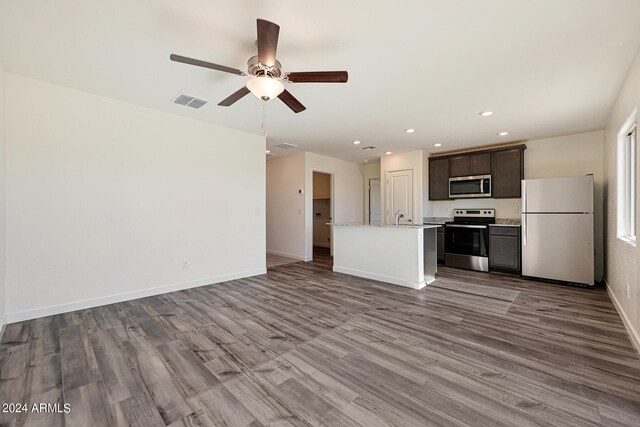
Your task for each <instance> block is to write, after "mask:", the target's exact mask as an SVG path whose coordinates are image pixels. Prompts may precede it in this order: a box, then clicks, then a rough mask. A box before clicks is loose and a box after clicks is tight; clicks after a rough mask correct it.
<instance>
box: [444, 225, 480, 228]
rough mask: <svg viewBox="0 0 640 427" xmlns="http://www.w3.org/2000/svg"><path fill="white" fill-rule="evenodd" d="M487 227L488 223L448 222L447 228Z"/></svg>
mask: <svg viewBox="0 0 640 427" xmlns="http://www.w3.org/2000/svg"><path fill="white" fill-rule="evenodd" d="M448 227H451V228H487V226H486V225H467V224H447V225H445V228H448Z"/></svg>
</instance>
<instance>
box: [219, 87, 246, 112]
mask: <svg viewBox="0 0 640 427" xmlns="http://www.w3.org/2000/svg"><path fill="white" fill-rule="evenodd" d="M249 92H250V90H249V89H247V87H246V86H242V87H241V88H240V89H238V90H237V91H235V92H233V93H232V94H231V95H229V96H228V97H227V98H225V99H223V100H222V101H220V102H219V103H218V105H220V106H222V107H228V106H230V105H232V104H233V103H234V102H236V101H237V100H239V99H240V98H242V97H243V96H245V95H246V94H248V93H249Z"/></svg>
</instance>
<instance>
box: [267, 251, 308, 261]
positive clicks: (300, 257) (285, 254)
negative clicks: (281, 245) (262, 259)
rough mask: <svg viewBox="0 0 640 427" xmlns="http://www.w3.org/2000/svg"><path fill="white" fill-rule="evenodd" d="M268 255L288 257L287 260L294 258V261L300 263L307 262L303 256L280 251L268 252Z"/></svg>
mask: <svg viewBox="0 0 640 427" xmlns="http://www.w3.org/2000/svg"><path fill="white" fill-rule="evenodd" d="M267 254H269V255H277V256H283V257H287V258H292V259H297V260H299V261H305V259H304V257H303V256H300V255H294V254H290V253H287V252H279V251H267Z"/></svg>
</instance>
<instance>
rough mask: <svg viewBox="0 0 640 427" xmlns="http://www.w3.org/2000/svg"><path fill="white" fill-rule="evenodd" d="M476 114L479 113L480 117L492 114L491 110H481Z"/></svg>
mask: <svg viewBox="0 0 640 427" xmlns="http://www.w3.org/2000/svg"><path fill="white" fill-rule="evenodd" d="M478 114H480V115H481V116H482V117H489V116H492V115H493V111H481V112H479V113H478Z"/></svg>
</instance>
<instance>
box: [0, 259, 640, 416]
mask: <svg viewBox="0 0 640 427" xmlns="http://www.w3.org/2000/svg"><path fill="white" fill-rule="evenodd" d="M329 264H330V262H329V261H328V260H327V259H320V260H318V261H316V262H313V263H303V262H299V263H295V264H288V265H283V266H279V267H274V268H272V269H270V270H269V272H268V274H266V275H263V276H257V277H252V278H248V279H242V280H234V281H230V282H225V283H220V284H216V285H211V286H205V287H200V288H195V289H191V290H186V291H180V292H174V293H170V294H165V295H160V296H155V297H150V298H144V299H139V300H135V301H129V302H124V303H119V304H112V305H108V306H103V307H98V308H94V309H88V310H81V311H77V312H73V313H67V314H62V315H57V316H51V317H45V318H40V319H36V320H32V321H27V322H22V323H16V324H11V325H9V326H8V327H7V329H6V332H5V334H4V338H3V340H2V344H1V345H0V396H1V398H0V400H1V401H3V402H16V403H17V402H24V403H29V404H30V403H33V402H38V403H40V402H48V403H56V402H58V403H61V404H63V403H68V404H70V405H71V412H70V413H68V414H59V413H55V414H44V413H21V414H7V413H2V414H0V423H1V424H2V425H42V426H56V425H63V424H66V425H68V426H102V425H104V426H111V425H140V426H147V425H148V426H162V425H171V426H196V425H234V426H260V425H273V426H285V425H304V426H307V425H330V426H352V425H363V426H382V425H404V426H422V425H447V426H448V425H452V426H453V425H456V426H457V425H469V426H500V425H506V426H533V425H566V426H590V425H636V426H638V425H640V360H639V358H638V356H637V354H636V353H635V352H634V349H633V347H632V346H631V343H630V341H629V338H628V337H627V335H626V333H625V330H624V327H623V325H622V323H621V321H620V319H619V317H618V315H617V313H616V311H615V309H614V307H613V305H612V303H611V301H610V300H609V298H608V296H607V294H606V292H605V291H604V290H602V289H597V290H587V289H579V288H570V287H564V286H555V285H549V284H544V283H538V282H531V281H526V280H522V279H520V278H512V277H508V276H501V275H494V274H483V273H476V272H467V271H463V270H455V269H449V268H441V269H440V271H439V274H438V278H437V280H436V282H435V283H434V284H432V285H430V286H428V287H427V288H425V289H423V290H420V291H417V290H412V289H406V288H401V287H397V286H392V285H386V284H382V283H377V282H372V281H369V280H365V279H359V278H355V277H351V276H347V275H344V274H339V273H334V272H332V271H330V270H329V269H328V268H327V266H328V265H329Z"/></svg>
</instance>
